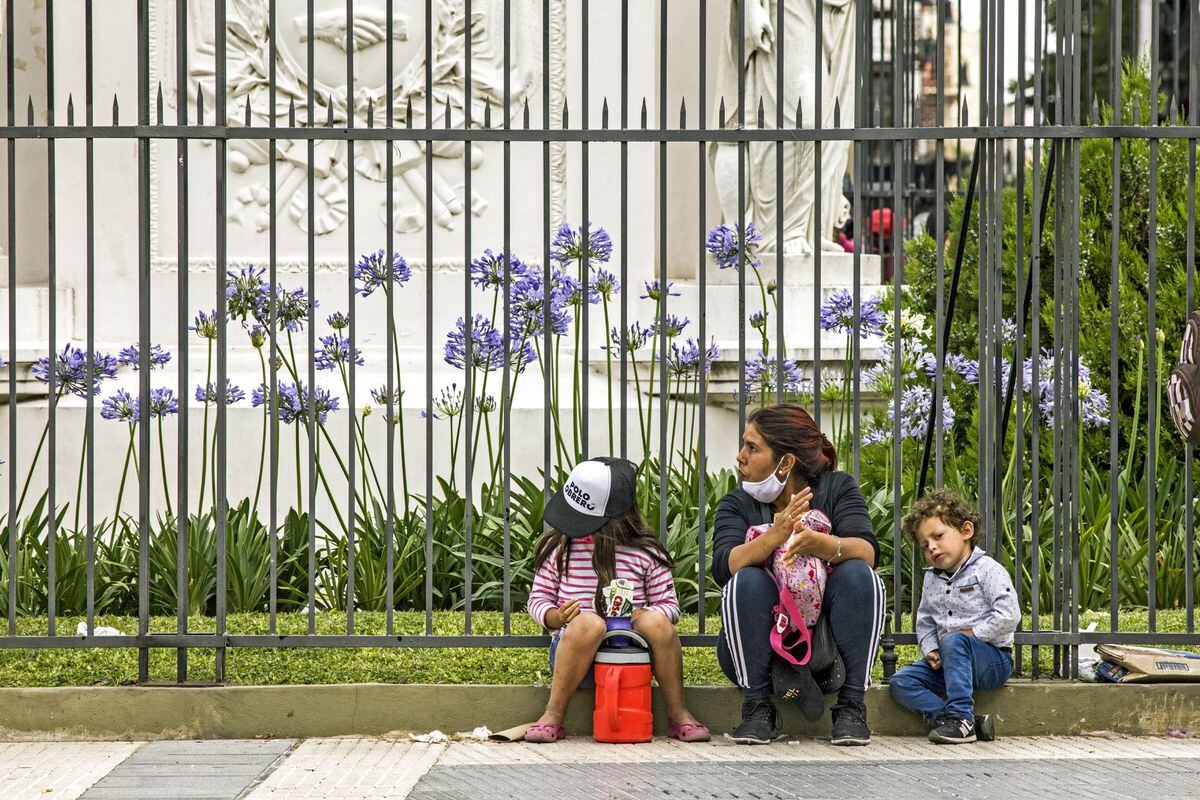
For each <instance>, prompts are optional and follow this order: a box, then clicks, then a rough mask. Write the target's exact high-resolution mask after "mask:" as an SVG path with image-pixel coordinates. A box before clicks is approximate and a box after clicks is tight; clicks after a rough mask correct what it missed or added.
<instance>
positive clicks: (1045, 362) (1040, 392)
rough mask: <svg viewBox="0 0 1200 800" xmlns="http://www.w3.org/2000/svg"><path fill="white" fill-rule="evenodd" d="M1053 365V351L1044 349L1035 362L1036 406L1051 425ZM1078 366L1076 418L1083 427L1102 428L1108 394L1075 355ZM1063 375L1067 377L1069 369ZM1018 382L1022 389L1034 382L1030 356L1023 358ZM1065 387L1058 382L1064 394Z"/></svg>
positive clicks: (1026, 389) (1106, 415) (1105, 418)
mask: <svg viewBox="0 0 1200 800" xmlns="http://www.w3.org/2000/svg"><path fill="white" fill-rule="evenodd" d="M1054 366H1055V355H1054V353H1053V351H1051V350H1048V349H1043V350H1042V353H1041V358H1040V361H1039V363H1038V387H1037V397H1038V408H1039V409H1040V410H1041V415H1042V421H1043V422H1044V423H1045V424H1046V426H1047V427H1050V428H1052V427H1054V424H1055V422H1054ZM1077 367H1078V370H1079V387H1078V389H1079V420H1080V422H1081V423H1082V424H1083V427H1085V428H1101V427H1103V426H1105V425H1107V424H1108V421H1109V417H1108V413H1109V408H1108V396H1107V395H1106V394H1104V393H1103V392H1101V391H1100V390H1099V389H1097V388H1095V387H1094V386H1092V371H1091V369H1090V368H1089V367H1088V365H1087V364H1085V363H1083V359H1078V361H1077ZM1066 372H1067V374H1066V375H1064V377H1065V378H1066V379H1067V380H1070V378H1071V377H1072V376H1071V375H1070V370H1069V369H1068V370H1067V371H1066ZM1021 383H1022V388H1023V389H1024V390H1025V391H1029V390H1030V388H1031V387H1032V386H1033V359H1031V358H1030V359H1026V360H1025V364H1024V366H1023V368H1022V370H1021ZM1067 389H1068V387H1067V386H1066V385H1065V383H1062V384H1060V391H1061V393H1062V394H1066V392H1067Z"/></svg>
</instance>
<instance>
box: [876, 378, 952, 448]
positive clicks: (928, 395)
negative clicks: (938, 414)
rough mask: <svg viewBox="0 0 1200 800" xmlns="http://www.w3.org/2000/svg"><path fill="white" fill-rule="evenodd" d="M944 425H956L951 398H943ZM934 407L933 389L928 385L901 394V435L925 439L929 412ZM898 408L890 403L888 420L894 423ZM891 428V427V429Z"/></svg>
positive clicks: (948, 427)
mask: <svg viewBox="0 0 1200 800" xmlns="http://www.w3.org/2000/svg"><path fill="white" fill-rule="evenodd" d="M941 401H942V402H941V405H942V425H943V426H944V428H945V429H946V430H949V429H950V428H952V427H954V409H953V408H951V407H950V400H949V398H947V397H945V396H943V397H942V398H941ZM932 407H933V390H932V389H930V388H929V387H927V386H913V387H911V388H909V389H905V390H904V394H902V395H900V437H901V438H903V439H916V440H918V441H923V440H924V439H925V433H926V431H927V430H928V428H929V412H930V409H931V408H932ZM895 419H896V408H895V405H894V404H893V403H888V422H889V423H894V422H895ZM889 430H890V429H889Z"/></svg>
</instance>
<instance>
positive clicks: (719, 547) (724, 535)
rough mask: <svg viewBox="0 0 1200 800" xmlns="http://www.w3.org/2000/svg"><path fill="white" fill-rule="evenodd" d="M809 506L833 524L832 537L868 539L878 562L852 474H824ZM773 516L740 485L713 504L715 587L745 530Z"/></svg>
mask: <svg viewBox="0 0 1200 800" xmlns="http://www.w3.org/2000/svg"><path fill="white" fill-rule="evenodd" d="M809 505H810V508H815V509H818V510H820V511H824V512H825V515H826V516H828V517H829V521H830V522H832V523H833V533H834V535H835V536H853V537H856V538H858V539H866V540H867V541H868V542H870V543H871V547H872V548H873V549H874V550H875V563H876V564H878V563H879V543H878V542H877V541H876V540H875V529H874V528H873V527H872V526H871V517H870V515H869V514H868V513H867V501H866V500H865V499H864V498H863V494H862V490H861V489H859V488H858V484H857V483H856V482H855V481H854V478H853V477H851V476H850V475H848V474H846V473H845V472H828V473H826V474H825V475H823V476H822V477H821V480H820V482H819V483H818V484H817V485H816V486H815V487H813V499H812V502H811V503H810V504H809ZM774 517H775V512H774V511H773V510H772V509H771V506H770V505H768V504H766V503H760V502H758V501H757V500H755V499H754V498H753V497H751V496H750V495H748V494H746V492H745V490H743V489H742V488H741V487H739V488H737V489H734V490H733V491H732V492H730V493H729V494H727V495H725V496H724V497H722V498H721V502H720V503H719V504H718V505H717V514H716V531H715V532H714V534H713V560H712V570H713V578H715V579H716V581H717V584H718V585H719V586H724V585H725V584H726V583H728V582H729V579H730V578H731V577H732V575H731V574H730V572H729V551H730V550H732V549H733V548H735V547H737V546H738V545H739V544H742V543H743V542H745V541H746V529H747V528H749V527H750V526H751V525H762V524H764V523H768V522H770V521H771V520H772V519H774Z"/></svg>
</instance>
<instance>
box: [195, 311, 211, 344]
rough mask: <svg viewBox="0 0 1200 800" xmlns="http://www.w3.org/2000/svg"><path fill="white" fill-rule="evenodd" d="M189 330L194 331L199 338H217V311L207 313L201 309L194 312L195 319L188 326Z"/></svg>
mask: <svg viewBox="0 0 1200 800" xmlns="http://www.w3.org/2000/svg"><path fill="white" fill-rule="evenodd" d="M188 330H190V331H195V332H196V335H197V336H199V337H200V338H201V339H216V338H217V312H216V311H212V312H210V313H208V314H206V313H204V312H203V311H197V312H196V319H195V321H194V322H193V324H192V325H191V327H189V328H188Z"/></svg>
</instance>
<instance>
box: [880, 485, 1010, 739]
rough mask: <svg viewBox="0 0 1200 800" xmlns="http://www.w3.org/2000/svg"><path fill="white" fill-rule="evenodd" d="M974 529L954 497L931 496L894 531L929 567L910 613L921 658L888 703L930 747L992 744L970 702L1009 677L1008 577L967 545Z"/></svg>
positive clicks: (893, 687) (970, 514) (988, 724)
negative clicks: (922, 728) (912, 716)
mask: <svg viewBox="0 0 1200 800" xmlns="http://www.w3.org/2000/svg"><path fill="white" fill-rule="evenodd" d="M980 522H981V519H980V516H979V514H978V513H977V512H976V511H975V510H974V509H972V508H971V507H970V505H968V504H967V502H966V501H964V500H963V499H962V498H961V497H959V496H958V495H957V494H955V493H954V492H951V491H948V490H937V491H933V492H930V493H928V494H927V495H925V497H923V498H921V499H920V500H918V501H917V502H916V503H914V504H913V507H912V508H911V509H910V510H909V512H908V514H907V515H906V516H905V517H904V522H903V525H902V531H903V533H904V535H905V537H907V538H908V539H909V541H911V542H913V543H914V544H915V545H916V546H917V547H918V548H920V550H921V552H922V553H923V554H924V556H925V561H926V563H927V564H929V566H928V567H927V568H926V571H925V582H924V586H923V589H922V594H921V604H920V606H919V607H918V608H917V640H918V642H919V644H920V646H921V652H922V653H924V655H925V658H924V659H922V660H921V661H916V662H914V663H913V664H910V665H909V666H907V667H904V668H903V669H901V670H900V671H899V672H897V673H896V674H895V676H893V677H892V679H891V682H890V683H889V684H888V686H889V689H890V691H891V695H892V697H893V698H894V699H895V700H896V702H898V703H899V704H900V705H902V706H904V707H905V708H908V709H910V710H912V711H915V712H917V713H918V714H921V715H922V716H923V717H924V718H925V721H926V722H927V723H928V724H929V725H930V726H932V728H933V730H932V731H930V733H929V741H931V742H934V743H937V744H963V743H967V742H974V741H975V740H976V739H977V738H978V739H982V740H984V741H989V740H991V739H993V738H995V731H994V728H993V723H992V720H991V718H990V717H989V716H988V715H983V716H981V717H979V718H978V719H976V717H975V714H974V710H975V701H974V696H973V695H974V693H975V691H976V690H980V689H981V690H984V691H990V690H992V689H998V688H1000V687H1001V686H1003V685H1004V682H1005V681H1007V680H1008V678H1009V676H1010V675H1011V674H1012V671H1013V656H1012V644H1013V631H1015V630H1016V629H1017V625H1018V623H1019V622H1020V621H1021V612H1020V609H1019V608H1018V607H1017V597H1016V592H1015V591H1014V590H1013V584H1012V579H1011V578H1010V577H1009V575H1008V572H1007V571H1006V570H1005V569H1004V567H1002V566H1001V565H1000V564H999V563H997V562H996V561H995V560H993V559H992V558H990V557H989V556H988V555H987V554H985V553H984V552H983V550H981V549H980V548H978V547H976V546H975V541H976V539H977V537H979V536H980V534H981V530H980ZM943 695H944V696H945V699H944V700H943V699H942V696H943ZM977 731H978V733H977Z"/></svg>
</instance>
